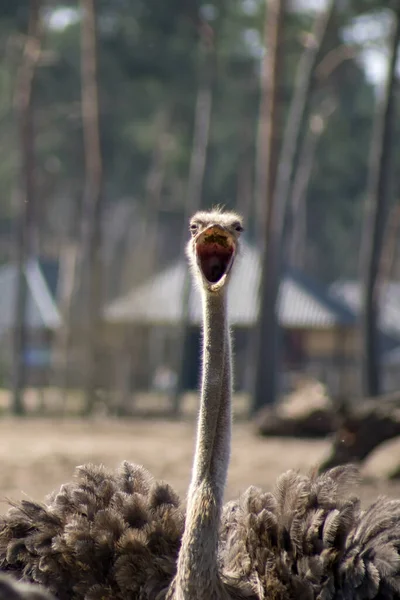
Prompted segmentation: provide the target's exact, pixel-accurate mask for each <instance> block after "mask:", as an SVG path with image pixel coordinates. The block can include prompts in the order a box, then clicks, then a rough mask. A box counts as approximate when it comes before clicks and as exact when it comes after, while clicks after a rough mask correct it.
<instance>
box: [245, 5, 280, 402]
mask: <svg viewBox="0 0 400 600" xmlns="http://www.w3.org/2000/svg"><path fill="white" fill-rule="evenodd" d="M285 11H286V0H270V1H269V2H268V6H267V9H266V15H265V45H266V52H265V54H264V60H263V65H262V71H261V102H260V115H259V125H258V148H257V169H256V189H255V194H256V205H255V212H256V215H257V222H258V223H259V227H258V231H256V237H257V238H258V240H259V246H260V247H263V248H264V251H263V254H262V267H261V268H262V275H261V285H260V314H259V321H258V333H257V334H256V370H255V381H254V390H253V406H252V410H253V412H256V411H257V410H258V409H259V408H261V407H262V406H263V405H264V404H265V402H268V403H270V402H273V401H274V396H275V387H276V381H275V378H276V373H275V364H276V360H275V358H273V357H272V356H271V355H269V356H268V354H266V352H264V349H265V348H266V346H267V345H268V346H269V350H272V351H273V352H274V353H275V346H274V344H272V345H270V344H268V339H269V338H266V339H264V332H265V333H266V335H267V336H269V332H268V331H267V329H266V326H267V324H268V322H269V321H271V318H272V319H274V314H273V313H274V312H275V306H272V305H271V306H268V305H267V304H265V302H268V297H267V288H266V286H267V285H268V279H269V278H270V275H271V274H270V265H269V259H270V244H269V240H270V237H271V232H272V218H273V214H274V206H273V202H274V189H275V185H276V176H277V167H278V156H279V146H280V133H281V132H280V131H279V129H278V123H279V117H278V111H279V105H280V102H279V95H280V94H279V89H280V85H281V83H280V82H281V79H282V65H281V63H282V56H283V29H284V20H285ZM271 313H272V314H271ZM269 328H270V326H269ZM268 360H270V361H271V363H273V367H272V368H268V367H267V361H268Z"/></svg>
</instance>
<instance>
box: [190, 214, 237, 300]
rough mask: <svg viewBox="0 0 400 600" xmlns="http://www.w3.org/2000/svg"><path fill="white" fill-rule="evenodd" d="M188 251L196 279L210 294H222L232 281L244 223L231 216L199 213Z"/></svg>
mask: <svg viewBox="0 0 400 600" xmlns="http://www.w3.org/2000/svg"><path fill="white" fill-rule="evenodd" d="M189 228H190V233H191V235H192V238H191V240H190V241H189V244H188V247H187V254H188V256H189V259H190V262H191V265H192V268H193V270H194V273H195V275H196V279H197V280H200V282H201V284H202V286H203V289H204V290H205V291H208V292H215V293H216V292H219V291H221V290H222V289H223V288H224V287H225V285H226V283H227V281H228V278H229V275H230V272H231V269H232V265H233V263H234V261H235V258H236V254H237V252H238V246H239V237H240V234H241V232H242V231H243V225H242V219H241V217H240V216H239V215H237V214H236V213H232V212H221V211H219V210H212V211H210V212H205V211H204V212H197V213H196V214H195V215H194V216H193V217H192V219H191V220H190V226H189Z"/></svg>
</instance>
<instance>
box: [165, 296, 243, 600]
mask: <svg viewBox="0 0 400 600" xmlns="http://www.w3.org/2000/svg"><path fill="white" fill-rule="evenodd" d="M226 312H227V311H226V295H225V293H219V294H212V293H206V292H203V323H204V332H203V374H202V387H201V401H200V414H199V420H198V428H197V441H196V454H195V460H194V465H193V473H192V481H191V484H190V488H189V495H188V506H187V516H186V526H185V532H184V534H183V538H182V546H181V551H180V554H179V559H178V571H177V577H176V587H175V593H176V598H179V600H187V599H189V598H190V600H192V599H193V598H196V599H200V598H207V599H210V598H213V597H214V595H215V594H217V597H219V595H218V592H217V589H218V588H219V585H220V584H219V578H218V566H217V553H218V534H219V525H220V515H221V508H222V501H223V493H224V487H225V481H226V475H227V471H228V463H229V453H230V435H231V364H230V335H229V328H228V323H227V314H226Z"/></svg>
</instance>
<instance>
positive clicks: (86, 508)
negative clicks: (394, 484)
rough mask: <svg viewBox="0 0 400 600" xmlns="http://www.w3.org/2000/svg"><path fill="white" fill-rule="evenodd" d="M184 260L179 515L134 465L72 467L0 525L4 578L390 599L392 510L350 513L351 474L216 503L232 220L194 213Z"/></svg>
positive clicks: (171, 497) (97, 592)
mask: <svg viewBox="0 0 400 600" xmlns="http://www.w3.org/2000/svg"><path fill="white" fill-rule="evenodd" d="M190 230H191V235H192V237H191V240H190V243H189V246H188V255H189V259H190V262H191V266H192V270H193V273H194V276H195V279H196V281H197V283H198V284H199V287H200V289H201V293H202V301H203V320H204V324H203V338H204V341H203V375H202V387H201V400H200V414H199V419H198V431H197V441H196V452H195V458H194V465H193V472H192V480H191V484H190V487H189V492H188V500H187V508H186V514H185V511H184V509H183V508H182V507H181V505H180V502H179V499H178V497H177V495H176V494H175V493H174V492H173V490H172V489H171V488H170V487H169V486H168V485H166V484H165V483H160V482H157V481H155V480H154V479H153V478H152V477H151V475H150V474H149V473H148V472H147V471H146V470H145V469H143V467H140V466H136V465H131V464H128V463H124V464H123V465H122V466H121V467H120V469H119V470H118V471H117V472H113V473H112V472H109V471H107V470H106V469H104V468H102V467H94V466H92V465H89V466H85V467H78V469H77V471H76V473H75V478H74V480H73V482H72V483H68V484H66V485H63V486H62V487H61V489H60V491H59V492H58V493H55V494H53V495H52V496H50V497H49V498H48V499H47V501H46V503H45V504H38V503H36V502H28V501H22V502H19V503H16V504H15V505H14V506H13V507H12V508H10V510H9V511H8V513H7V514H6V516H4V517H3V518H2V519H1V521H0V568H1V570H2V571H3V572H8V573H10V574H12V575H13V576H14V577H15V578H18V579H20V580H23V581H26V582H34V583H39V584H42V585H44V586H45V587H46V588H47V589H48V590H49V591H50V592H52V593H53V594H54V595H55V596H56V597H57V598H59V599H60V600H67V599H68V600H70V599H75V600H83V599H84V600H100V599H101V600H111V599H113V600H133V599H140V600H147V599H148V600H164V599H165V600H222V599H224V600H225V599H230V598H232V599H233V598H235V599H241V598H247V599H252V600H261V599H265V600H291V599H293V600H312V599H318V600H334V599H335V600H350V599H351V600H353V599H354V600H366V599H371V600H372V599H379V600H389V599H392V600H393V599H400V556H399V549H400V501H390V500H387V499H384V498H381V499H378V500H377V502H376V503H375V504H373V505H372V506H371V507H370V508H369V509H368V510H366V511H362V510H361V509H360V505H359V501H358V499H357V498H355V497H353V496H351V495H350V492H351V488H352V487H353V485H354V482H355V480H356V478H357V474H356V472H355V470H354V468H352V467H338V468H336V469H333V470H331V471H329V472H327V473H325V474H323V475H320V476H305V475H299V474H297V473H295V472H293V471H289V472H287V473H285V474H283V475H282V476H281V477H280V478H279V479H278V481H277V483H276V488H275V491H273V492H268V493H263V492H262V491H260V490H259V489H256V488H250V489H248V490H247V491H246V492H245V493H244V495H243V496H242V497H241V498H239V500H237V501H234V502H229V503H228V504H226V505H225V506H223V492H224V487H225V480H226V475H227V470H228V463H229V453H230V431H231V347H230V334H229V327H228V322H227V307H226V301H227V287H228V284H229V279H230V274H231V270H232V267H233V264H234V262H235V260H236V256H237V253H238V249H239V237H240V233H241V231H242V223H241V219H240V217H239V216H238V215H236V214H232V213H226V212H221V211H217V210H215V211H212V212H200V213H197V214H196V215H195V216H194V217H193V219H192V220H191V223H190Z"/></svg>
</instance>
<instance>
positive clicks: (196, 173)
mask: <svg viewBox="0 0 400 600" xmlns="http://www.w3.org/2000/svg"><path fill="white" fill-rule="evenodd" d="M213 37H214V32H213V30H212V29H211V27H210V26H209V25H208V23H206V22H204V21H201V23H200V40H199V62H200V67H199V87H198V92H197V98H196V105H195V114H194V128H193V142H192V151H191V155H190V167H189V175H188V182H187V192H186V202H185V208H184V216H183V232H182V247H183V246H184V245H186V243H187V241H186V240H187V223H188V220H189V217H190V216H191V215H192V214H193V213H195V212H196V211H197V210H199V208H200V205H201V196H202V190H203V182H204V173H205V168H206V160H207V148H208V143H209V131H210V122H211V111H212V93H213V90H212V86H213V74H214V60H215V55H214V50H215V49H214V39H213ZM189 301H190V278H189V274H188V273H187V271H186V270H185V274H184V279H183V286H182V310H181V315H180V328H179V331H180V340H179V352H178V360H177V369H178V374H177V382H176V386H175V389H174V390H173V397H172V410H173V413H174V414H178V412H179V410H180V400H181V397H182V393H183V391H184V389H185V383H186V382H185V374H186V370H187V365H188V359H187V356H188V352H187V351H188V345H189V343H190V314H189Z"/></svg>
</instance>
